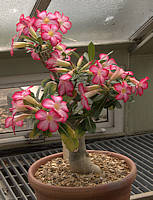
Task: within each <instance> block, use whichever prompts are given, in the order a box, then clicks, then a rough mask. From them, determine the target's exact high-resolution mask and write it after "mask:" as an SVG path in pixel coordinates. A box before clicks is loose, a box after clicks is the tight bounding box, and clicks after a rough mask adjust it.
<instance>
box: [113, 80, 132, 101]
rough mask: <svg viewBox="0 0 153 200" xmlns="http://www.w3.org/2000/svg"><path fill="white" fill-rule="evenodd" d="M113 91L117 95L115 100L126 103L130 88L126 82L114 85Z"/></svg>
mask: <svg viewBox="0 0 153 200" xmlns="http://www.w3.org/2000/svg"><path fill="white" fill-rule="evenodd" d="M114 89H115V90H116V91H117V92H118V93H119V94H118V95H117V96H116V97H115V98H116V99H117V100H122V99H123V101H124V102H127V100H128V99H129V95H130V94H131V87H130V86H129V85H128V84H127V82H125V81H124V82H122V83H116V84H114Z"/></svg>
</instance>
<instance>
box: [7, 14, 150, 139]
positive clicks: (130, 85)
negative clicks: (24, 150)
mask: <svg viewBox="0 0 153 200" xmlns="http://www.w3.org/2000/svg"><path fill="white" fill-rule="evenodd" d="M71 25H72V24H71V22H70V21H69V18H68V17H67V16H64V14H60V13H59V12H57V11H56V12H55V13H54V14H53V13H51V12H49V13H47V12H46V11H42V12H39V11H37V18H35V17H33V18H30V17H24V15H21V17H20V19H19V23H17V29H16V31H17V33H18V34H17V35H15V36H14V37H13V39H12V48H11V54H13V49H14V48H23V47H25V48H26V50H27V52H30V53H31V56H32V58H33V59H34V60H41V61H42V63H43V64H44V66H45V67H46V68H47V69H48V71H49V73H50V78H48V79H47V80H43V81H42V84H41V90H42V91H43V94H42V95H41V97H40V98H38V96H35V94H33V93H32V92H31V91H30V89H31V87H32V86H31V87H29V88H27V89H26V90H22V91H18V92H15V93H14V94H13V96H12V108H11V109H10V112H11V113H12V116H11V117H8V118H7V119H6V127H9V126H12V128H13V130H14V131H15V126H16V125H17V126H22V125H23V120H24V119H25V118H32V120H33V121H34V124H35V125H34V129H33V132H32V133H34V134H33V136H35V135H39V134H46V135H47V134H48V135H49V133H50V132H51V133H53V132H55V131H57V130H58V131H59V133H60V134H61V135H62V134H65V137H67V139H68V137H70V135H72V134H69V135H68V133H70V131H71V132H72V130H74V132H76V133H78V132H81V135H82V134H84V133H85V132H86V131H90V132H93V131H95V128H96V126H95V124H96V123H95V122H96V120H97V119H99V117H100V114H101V112H102V109H103V108H110V107H111V108H116V107H117V108H120V107H121V104H120V100H123V101H124V102H127V101H128V100H131V99H132V98H133V96H134V95H140V96H141V95H142V94H143V91H144V89H147V88H148V82H147V81H148V79H149V78H148V77H146V78H144V79H141V80H140V81H139V80H137V79H136V78H135V77H134V74H133V72H132V71H125V70H124V69H123V68H121V67H119V66H118V64H117V62H116V61H115V60H114V59H113V58H110V57H109V54H110V53H109V54H104V53H101V54H100V55H99V57H98V58H96V56H95V46H94V44H93V43H92V42H91V43H90V44H89V46H88V53H86V54H83V55H81V56H79V55H78V54H77V52H75V50H76V49H68V48H67V47H66V45H65V44H63V43H62V35H63V34H65V33H67V31H68V30H69V29H70V28H71ZM17 36H18V37H21V38H24V41H23V42H14V40H15V37H17ZM87 55H88V56H87ZM73 56H76V58H77V61H76V62H73V60H74V59H73ZM76 58H75V60H76ZM39 91H40V89H39ZM77 137H78V136H77V134H76V135H75V136H74V135H73V137H72V136H71V140H72V139H74V138H75V139H76V138H77ZM69 142H70V141H69ZM66 143H67V142H66Z"/></svg>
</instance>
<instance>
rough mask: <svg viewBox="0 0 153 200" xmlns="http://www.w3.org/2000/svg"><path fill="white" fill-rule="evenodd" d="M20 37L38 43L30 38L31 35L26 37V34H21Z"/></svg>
mask: <svg viewBox="0 0 153 200" xmlns="http://www.w3.org/2000/svg"><path fill="white" fill-rule="evenodd" d="M21 38H24V39H27V40H30V41H32V42H35V43H38V42H37V40H36V39H34V38H32V37H28V36H26V35H21Z"/></svg>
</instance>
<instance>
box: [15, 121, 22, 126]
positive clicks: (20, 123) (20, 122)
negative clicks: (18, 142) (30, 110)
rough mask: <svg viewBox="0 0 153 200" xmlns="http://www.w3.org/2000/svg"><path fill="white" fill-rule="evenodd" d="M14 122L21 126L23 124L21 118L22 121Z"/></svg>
mask: <svg viewBox="0 0 153 200" xmlns="http://www.w3.org/2000/svg"><path fill="white" fill-rule="evenodd" d="M15 124H16V125H17V126H20V127H22V126H23V120H22V121H18V122H15Z"/></svg>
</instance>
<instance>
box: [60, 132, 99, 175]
mask: <svg viewBox="0 0 153 200" xmlns="http://www.w3.org/2000/svg"><path fill="white" fill-rule="evenodd" d="M65 153H66V152H65V147H64V157H65V155H66V154H65ZM68 157H69V163H70V168H71V171H72V172H75V173H79V174H89V173H91V172H94V173H98V174H101V169H100V167H99V166H97V165H95V164H93V163H92V162H91V160H90V157H89V155H88V153H87V151H86V145H85V136H82V137H81V138H80V139H79V147H78V151H77V152H70V151H69V155H68Z"/></svg>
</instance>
